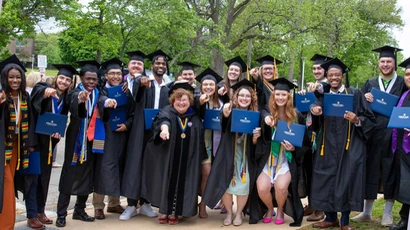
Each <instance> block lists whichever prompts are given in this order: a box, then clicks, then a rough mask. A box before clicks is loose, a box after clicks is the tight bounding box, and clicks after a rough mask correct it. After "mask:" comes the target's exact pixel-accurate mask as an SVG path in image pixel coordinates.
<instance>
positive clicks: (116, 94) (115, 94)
mask: <svg viewBox="0 0 410 230" xmlns="http://www.w3.org/2000/svg"><path fill="white" fill-rule="evenodd" d="M122 86H123V85H122V84H121V85H117V86H113V87H111V88H108V89H107V91H108V97H109V98H111V99H115V100H116V101H117V107H121V106H124V105H126V104H127V103H128V99H127V95H126V94H125V93H124V92H123V91H122Z"/></svg>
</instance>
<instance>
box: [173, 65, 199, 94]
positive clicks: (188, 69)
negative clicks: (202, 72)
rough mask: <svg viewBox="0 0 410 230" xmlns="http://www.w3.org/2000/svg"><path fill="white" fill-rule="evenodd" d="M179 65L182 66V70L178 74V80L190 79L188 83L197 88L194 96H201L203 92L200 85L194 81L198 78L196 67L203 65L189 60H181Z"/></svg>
mask: <svg viewBox="0 0 410 230" xmlns="http://www.w3.org/2000/svg"><path fill="white" fill-rule="evenodd" d="M178 65H179V66H181V70H180V71H179V74H178V80H185V81H188V84H190V85H191V86H192V87H193V88H194V90H195V91H194V97H196V96H200V95H201V93H200V90H199V87H197V86H196V85H195V83H194V81H195V79H196V73H195V68H199V67H201V66H200V65H197V64H194V63H191V62H188V61H184V62H179V63H178Z"/></svg>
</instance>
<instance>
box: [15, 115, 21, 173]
mask: <svg viewBox="0 0 410 230" xmlns="http://www.w3.org/2000/svg"><path fill="white" fill-rule="evenodd" d="M20 119H21V116H20ZM19 123H20V121H19ZM17 139H18V146H17V149H18V151H17V159H18V160H17V168H16V170H17V171H18V170H19V169H20V146H21V144H20V132H19V133H18V136H17Z"/></svg>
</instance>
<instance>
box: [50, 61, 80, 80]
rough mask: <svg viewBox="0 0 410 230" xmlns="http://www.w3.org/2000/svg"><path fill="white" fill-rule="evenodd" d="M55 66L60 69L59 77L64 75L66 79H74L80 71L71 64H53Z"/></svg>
mask: <svg viewBox="0 0 410 230" xmlns="http://www.w3.org/2000/svg"><path fill="white" fill-rule="evenodd" d="M53 66H54V67H55V68H56V69H58V73H57V76H58V75H64V76H66V77H69V78H71V79H73V76H74V75H76V74H78V71H77V70H76V69H75V68H74V67H73V66H72V65H69V64H53Z"/></svg>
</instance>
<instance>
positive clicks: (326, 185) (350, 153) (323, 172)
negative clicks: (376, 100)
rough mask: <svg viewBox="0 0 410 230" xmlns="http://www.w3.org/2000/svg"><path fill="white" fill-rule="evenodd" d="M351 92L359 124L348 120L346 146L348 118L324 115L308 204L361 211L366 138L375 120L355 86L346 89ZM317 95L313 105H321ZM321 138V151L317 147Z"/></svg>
mask: <svg viewBox="0 0 410 230" xmlns="http://www.w3.org/2000/svg"><path fill="white" fill-rule="evenodd" d="M347 92H348V94H353V95H354V111H353V112H354V113H355V114H356V115H357V117H358V118H359V120H360V122H361V126H356V125H355V124H352V123H350V144H349V149H348V150H346V149H345V147H346V143H347V137H348V130H349V129H348V127H349V126H348V124H349V123H348V121H347V120H346V119H344V118H343V117H325V118H324V122H323V124H322V125H321V126H320V129H319V131H318V132H317V133H318V135H317V138H316V140H317V150H316V152H315V153H314V162H313V172H312V189H311V199H310V206H311V208H312V209H314V210H321V211H327V212H342V211H361V210H362V209H363V200H364V186H365V166H366V161H365V159H366V156H365V154H366V141H367V140H368V139H369V137H370V135H371V132H372V130H373V128H374V126H375V124H376V120H375V118H374V115H373V113H372V111H371V110H370V108H369V106H368V103H367V102H366V99H365V98H364V96H363V94H362V93H361V92H360V91H359V90H355V89H351V88H348V89H347ZM322 99H323V97H318V99H317V101H316V102H315V103H314V105H322V101H321V100H322ZM324 130H325V138H324V141H325V142H324V155H323V156H321V155H320V153H321V147H322V140H323V132H324Z"/></svg>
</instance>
